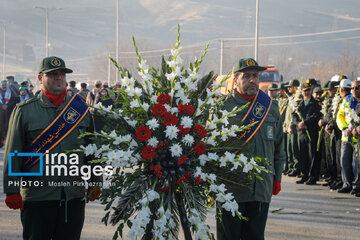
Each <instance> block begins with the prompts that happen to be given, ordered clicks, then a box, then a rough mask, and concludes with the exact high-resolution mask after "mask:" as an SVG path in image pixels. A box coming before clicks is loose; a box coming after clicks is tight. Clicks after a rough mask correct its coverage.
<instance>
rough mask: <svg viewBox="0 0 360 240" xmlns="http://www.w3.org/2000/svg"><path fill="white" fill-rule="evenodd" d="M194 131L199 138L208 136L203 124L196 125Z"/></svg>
mask: <svg viewBox="0 0 360 240" xmlns="http://www.w3.org/2000/svg"><path fill="white" fill-rule="evenodd" d="M194 132H196V135H197V136H198V137H199V138H204V137H206V134H207V131H206V129H205V128H204V127H203V126H201V125H199V124H197V125H195V126H194Z"/></svg>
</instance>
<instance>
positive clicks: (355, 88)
mask: <svg viewBox="0 0 360 240" xmlns="http://www.w3.org/2000/svg"><path fill="white" fill-rule="evenodd" d="M351 89H353V90H360V86H357V87H352V88H351Z"/></svg>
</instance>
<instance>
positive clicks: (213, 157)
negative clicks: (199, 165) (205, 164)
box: [208, 153, 219, 161]
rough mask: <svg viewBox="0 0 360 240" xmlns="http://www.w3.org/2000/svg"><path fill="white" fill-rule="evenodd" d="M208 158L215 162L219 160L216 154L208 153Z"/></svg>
mask: <svg viewBox="0 0 360 240" xmlns="http://www.w3.org/2000/svg"><path fill="white" fill-rule="evenodd" d="M208 157H209V159H211V160H214V161H217V160H218V159H219V156H218V155H217V154H216V153H208Z"/></svg>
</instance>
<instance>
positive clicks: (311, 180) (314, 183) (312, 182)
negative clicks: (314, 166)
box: [305, 177, 316, 185]
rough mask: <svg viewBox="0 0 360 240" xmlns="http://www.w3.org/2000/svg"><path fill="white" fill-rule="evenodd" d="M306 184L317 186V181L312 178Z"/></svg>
mask: <svg viewBox="0 0 360 240" xmlns="http://www.w3.org/2000/svg"><path fill="white" fill-rule="evenodd" d="M305 184H306V185H316V179H315V178H313V177H311V178H309V179H308V180H307V181H306V182H305Z"/></svg>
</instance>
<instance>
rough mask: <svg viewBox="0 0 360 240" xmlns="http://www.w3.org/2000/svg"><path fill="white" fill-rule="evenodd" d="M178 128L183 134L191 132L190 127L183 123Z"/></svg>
mask: <svg viewBox="0 0 360 240" xmlns="http://www.w3.org/2000/svg"><path fill="white" fill-rule="evenodd" d="M178 129H179V133H180V135H181V136H185V135H186V134H189V133H190V128H184V126H183V125H180V126H179V127H178Z"/></svg>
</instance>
